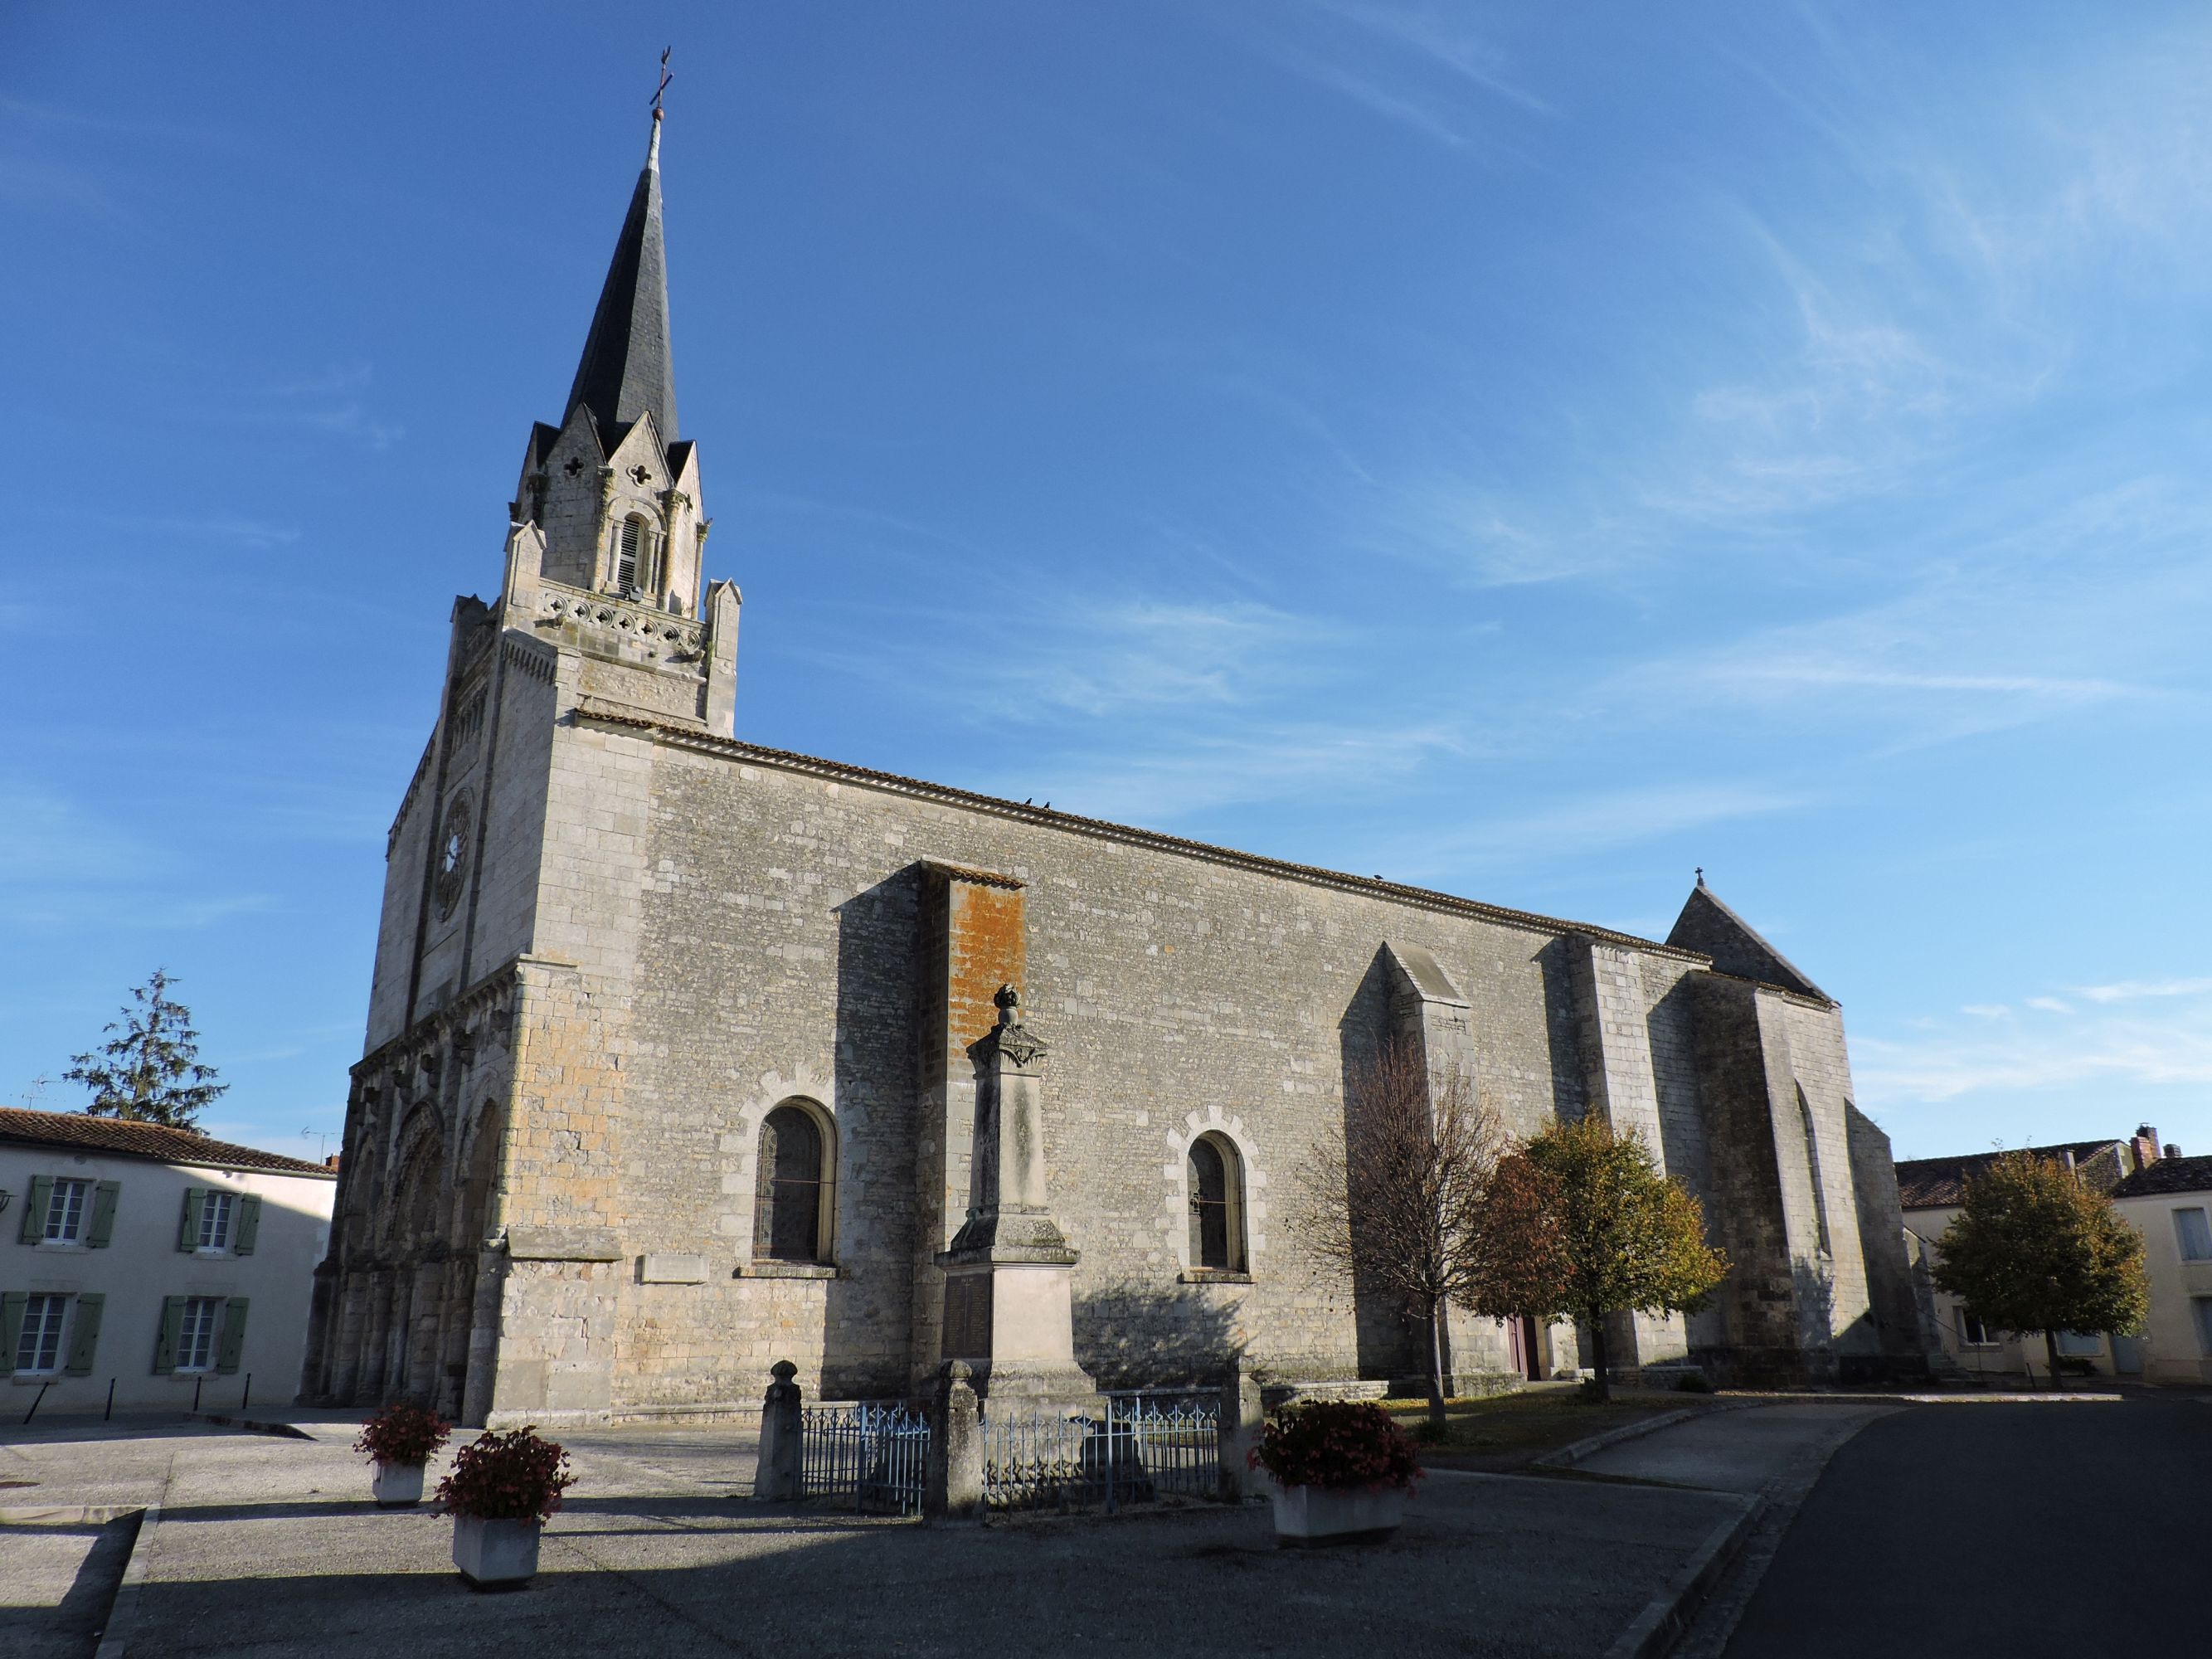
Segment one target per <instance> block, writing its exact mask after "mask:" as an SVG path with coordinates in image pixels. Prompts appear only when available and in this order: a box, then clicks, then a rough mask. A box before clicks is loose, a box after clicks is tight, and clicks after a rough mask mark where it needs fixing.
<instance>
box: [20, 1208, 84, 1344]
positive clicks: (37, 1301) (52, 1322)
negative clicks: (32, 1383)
mask: <svg viewBox="0 0 2212 1659" xmlns="http://www.w3.org/2000/svg"><path fill="white" fill-rule="evenodd" d="M77 1184H78V1185H79V1186H82V1185H83V1184H84V1183H83V1182H78V1183H77ZM68 1311H69V1297H65V1296H33V1297H27V1299H26V1300H25V1302H24V1304H23V1324H22V1328H21V1330H20V1331H18V1332H17V1334H16V1336H15V1374H16V1375H17V1376H52V1375H53V1374H54V1372H56V1371H58V1370H60V1369H61V1363H62V1320H63V1317H64V1315H66V1314H67V1312H68Z"/></svg>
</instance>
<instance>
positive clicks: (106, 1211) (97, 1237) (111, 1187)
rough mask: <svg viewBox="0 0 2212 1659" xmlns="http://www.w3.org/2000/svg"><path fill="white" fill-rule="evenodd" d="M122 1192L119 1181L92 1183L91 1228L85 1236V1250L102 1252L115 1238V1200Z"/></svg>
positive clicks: (121, 1184) (121, 1185)
mask: <svg viewBox="0 0 2212 1659" xmlns="http://www.w3.org/2000/svg"><path fill="white" fill-rule="evenodd" d="M122 1191H123V1183H122V1182H119V1181H100V1182H94V1183H93V1188H92V1226H91V1229H90V1230H89V1231H88V1232H87V1233H86V1234H85V1237H84V1242H85V1244H86V1246H87V1248H88V1249H94V1250H104V1249H106V1248H107V1243H108V1241H109V1240H110V1239H112V1238H113V1237H115V1200H116V1198H117V1197H118V1194H121V1192H122Z"/></svg>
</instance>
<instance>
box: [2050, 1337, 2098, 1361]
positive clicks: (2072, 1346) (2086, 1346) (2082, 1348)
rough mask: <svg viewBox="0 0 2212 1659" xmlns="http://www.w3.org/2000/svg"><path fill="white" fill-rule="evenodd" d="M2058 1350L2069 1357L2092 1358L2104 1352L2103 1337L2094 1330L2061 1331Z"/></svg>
mask: <svg viewBox="0 0 2212 1659" xmlns="http://www.w3.org/2000/svg"><path fill="white" fill-rule="evenodd" d="M2058 1352H2060V1353H2062V1354H2063V1355H2064V1356H2065V1357H2066V1358H2069V1359H2093V1358H2096V1357H2097V1356H2098V1355H2099V1354H2101V1353H2102V1352H2105V1339H2104V1338H2103V1337H2101V1336H2099V1335H2098V1334H2096V1333H2095V1332H2094V1331H2061V1332H2059V1333H2058Z"/></svg>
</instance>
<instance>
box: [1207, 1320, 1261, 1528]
mask: <svg viewBox="0 0 2212 1659" xmlns="http://www.w3.org/2000/svg"><path fill="white" fill-rule="evenodd" d="M1266 1418H1267V1407H1265V1405H1264V1404H1262V1403H1261V1398H1260V1379H1259V1378H1257V1377H1255V1376H1253V1375H1252V1373H1251V1372H1249V1371H1248V1370H1245V1369H1244V1360H1243V1356H1241V1355H1240V1356H1238V1357H1237V1358H1235V1359H1233V1360H1231V1362H1230V1365H1229V1370H1228V1372H1227V1374H1226V1375H1225V1376H1223V1377H1222V1379H1221V1416H1220V1419H1219V1421H1218V1425H1217V1426H1216V1438H1217V1440H1218V1443H1219V1444H1220V1447H1221V1501H1222V1502H1223V1503H1225V1504H1241V1503H1243V1501H1244V1500H1245V1499H1246V1498H1256V1497H1259V1496H1260V1495H1261V1493H1262V1492H1265V1490H1266V1488H1265V1486H1263V1485H1262V1484H1261V1480H1262V1478H1261V1475H1260V1474H1259V1472H1258V1471H1257V1470H1255V1469H1254V1468H1252V1467H1251V1463H1250V1462H1249V1458H1250V1455H1251V1452H1252V1449H1253V1448H1255V1446H1257V1445H1258V1444H1259V1443H1260V1427H1261V1423H1262V1422H1264V1421H1265V1420H1266Z"/></svg>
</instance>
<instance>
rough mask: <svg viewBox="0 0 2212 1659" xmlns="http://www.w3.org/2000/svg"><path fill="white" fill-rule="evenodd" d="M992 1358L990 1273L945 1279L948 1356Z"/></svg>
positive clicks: (946, 1356) (948, 1357) (946, 1352)
mask: <svg viewBox="0 0 2212 1659" xmlns="http://www.w3.org/2000/svg"><path fill="white" fill-rule="evenodd" d="M990 1357H991V1279H990V1275H989V1274H987V1273H975V1274H972V1275H963V1276H962V1277H959V1278H954V1279H946V1280H945V1358H947V1359H988V1358H990Z"/></svg>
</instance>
